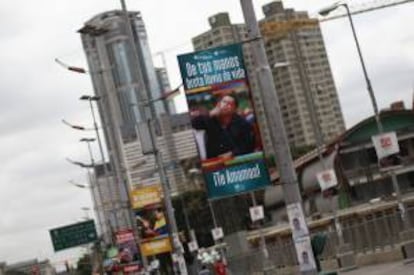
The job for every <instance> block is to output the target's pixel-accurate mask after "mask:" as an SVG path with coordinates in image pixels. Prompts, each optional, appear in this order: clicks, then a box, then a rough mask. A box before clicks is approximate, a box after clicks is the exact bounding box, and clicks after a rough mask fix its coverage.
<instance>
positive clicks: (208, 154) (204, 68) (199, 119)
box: [178, 44, 270, 199]
mask: <svg viewBox="0 0 414 275" xmlns="http://www.w3.org/2000/svg"><path fill="white" fill-rule="evenodd" d="M178 62H179V66H180V71H181V76H182V79H183V83H184V88H185V93H186V98H187V103H188V107H189V114H190V118H191V125H192V128H193V132H194V138H195V141H196V144H197V148H198V153H199V156H200V159H201V167H202V170H203V174H204V177H205V179H206V183H207V191H208V196H209V198H210V199H217V198H222V197H227V196H234V195H236V194H239V193H244V192H250V191H252V190H256V189H260V188H264V187H266V186H267V185H269V184H270V179H269V173H268V171H267V167H266V165H265V161H264V154H263V146H262V140H261V136H260V132H259V127H258V123H257V121H256V114H255V111H254V108H253V103H252V100H251V90H250V86H249V82H248V79H247V74H246V70H245V66H244V61H243V52H242V46H241V44H233V45H229V46H224V47H218V48H214V49H209V50H204V51H199V52H194V53H189V54H184V55H180V56H178Z"/></svg>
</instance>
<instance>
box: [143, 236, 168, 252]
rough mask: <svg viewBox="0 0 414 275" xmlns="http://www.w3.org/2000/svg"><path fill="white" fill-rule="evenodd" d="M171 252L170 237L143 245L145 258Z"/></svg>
mask: <svg viewBox="0 0 414 275" xmlns="http://www.w3.org/2000/svg"><path fill="white" fill-rule="evenodd" d="M171 251H172V246H171V241H170V238H168V237H167V238H161V239H157V240H152V241H149V242H142V243H141V253H142V255H144V256H154V255H158V254H162V253H169V252H171Z"/></svg>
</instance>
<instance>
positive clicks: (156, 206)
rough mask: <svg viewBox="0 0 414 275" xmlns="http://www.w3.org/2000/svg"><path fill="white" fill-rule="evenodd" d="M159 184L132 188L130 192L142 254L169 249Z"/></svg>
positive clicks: (169, 243) (166, 224)
mask: <svg viewBox="0 0 414 275" xmlns="http://www.w3.org/2000/svg"><path fill="white" fill-rule="evenodd" d="M161 194H162V192H161V186H160V185H151V186H145V187H141V188H137V189H135V190H133V192H132V194H131V198H132V206H133V208H134V213H135V221H136V224H137V227H138V231H139V235H140V249H141V253H142V255H144V256H152V255H157V254H160V253H166V252H170V251H171V241H170V235H169V230H168V223H167V219H166V216H165V210H164V205H163V200H162V196H161Z"/></svg>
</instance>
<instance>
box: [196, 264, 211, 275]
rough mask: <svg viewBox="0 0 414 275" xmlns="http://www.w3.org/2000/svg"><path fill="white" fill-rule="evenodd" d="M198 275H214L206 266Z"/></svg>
mask: <svg viewBox="0 0 414 275" xmlns="http://www.w3.org/2000/svg"><path fill="white" fill-rule="evenodd" d="M198 275H212V274H211V272H210V270H209V269H208V268H207V266H206V265H203V266H202V267H201V270H200V271H199V272H198Z"/></svg>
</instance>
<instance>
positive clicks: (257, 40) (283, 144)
mask: <svg viewBox="0 0 414 275" xmlns="http://www.w3.org/2000/svg"><path fill="white" fill-rule="evenodd" d="M240 3H241V7H242V11H243V16H244V19H245V22H246V26H247V33H248V39H250V40H251V42H250V43H251V46H252V48H251V49H252V52H253V57H254V61H255V64H256V75H257V78H258V83H259V87H260V89H259V91H260V96H261V98H262V101H263V103H264V109H265V115H266V119H267V122H268V124H269V127H270V136H271V140H272V144H273V146H274V152H275V158H276V163H277V167H278V170H279V173H280V181H281V183H282V188H283V193H284V198H285V203H286V205H297V206H298V207H299V208H300V211H299V213H300V216H301V217H300V218H301V219H303V220H305V217H304V215H303V207H302V204H301V203H302V197H301V193H300V190H299V185H298V178H297V175H296V171H295V168H294V165H293V160H292V155H291V152H290V148H289V142H288V139H287V134H286V129H285V127H284V124H283V119H282V113H281V108H280V105H279V99H278V94H277V92H276V87H275V84H274V81H273V76H272V70H271V67H270V66H269V62H268V60H267V56H266V50H265V47H264V42H263V39H262V38H261V37H262V36H261V33H260V29H259V25H258V23H257V18H256V14H255V11H254V7H253V2H252V0H240ZM304 227H305V229H307V224H306V222H305V224H304ZM306 231H308V230H306ZM303 240H304V243H305V244H306V246H310V238H309V234H305V235H304V236H303ZM296 249H297V252H298V254H299V253H301V251H300V250H299V249H298V248H296ZM307 253H309V254H308V255H309V256H310V257H313V252H312V251H311V250H309V251H307ZM305 269H306V270H305ZM301 270H303V271H301V273H302V274H316V273H317V271H316V266H315V267H314V266H312V267H309V269H308V268H306V267H305V266H304V265H303V264H302V265H301Z"/></svg>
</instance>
